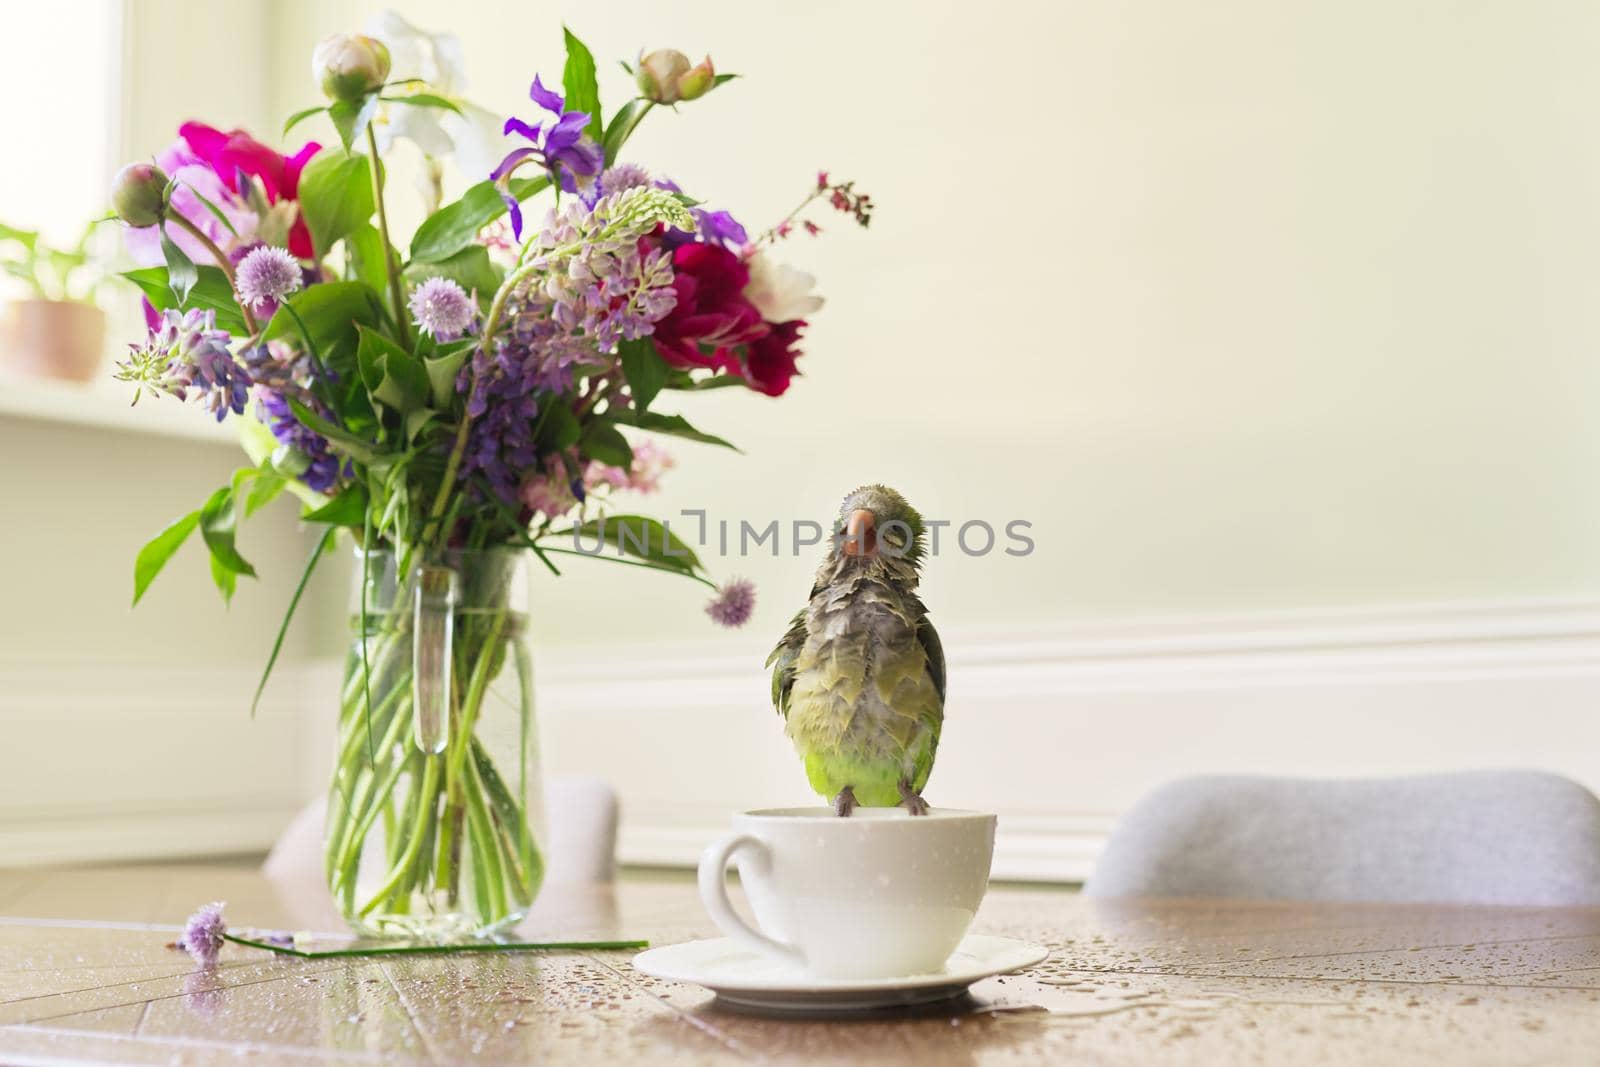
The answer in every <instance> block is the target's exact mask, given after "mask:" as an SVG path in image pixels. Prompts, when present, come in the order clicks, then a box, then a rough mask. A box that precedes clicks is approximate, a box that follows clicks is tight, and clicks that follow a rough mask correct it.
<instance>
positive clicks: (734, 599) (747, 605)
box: [706, 578, 756, 629]
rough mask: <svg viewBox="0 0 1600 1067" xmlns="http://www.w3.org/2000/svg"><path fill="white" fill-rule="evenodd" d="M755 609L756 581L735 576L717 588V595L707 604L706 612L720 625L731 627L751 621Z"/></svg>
mask: <svg viewBox="0 0 1600 1067" xmlns="http://www.w3.org/2000/svg"><path fill="white" fill-rule="evenodd" d="M755 609H756V586H755V583H754V582H752V581H750V580H749V579H747V578H735V579H734V580H733V581H731V582H729V583H728V584H726V585H724V586H723V587H722V588H721V589H719V590H717V595H716V596H715V597H713V598H712V600H711V602H710V603H708V604H707V605H706V614H707V615H709V616H711V621H712V622H714V623H716V624H717V625H718V626H726V627H729V628H730V629H731V628H733V627H735V626H743V625H744V624H745V623H747V622H749V621H750V615H751V613H753V612H754V611H755Z"/></svg>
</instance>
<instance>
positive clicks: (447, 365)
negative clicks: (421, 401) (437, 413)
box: [422, 337, 478, 411]
mask: <svg viewBox="0 0 1600 1067" xmlns="http://www.w3.org/2000/svg"><path fill="white" fill-rule="evenodd" d="M477 343H478V341H477V338H473V337H468V338H464V339H463V340H460V341H454V342H452V343H450V344H449V345H447V346H446V347H444V348H443V349H441V350H440V351H439V352H438V353H437V354H435V355H432V356H429V357H428V358H427V359H425V360H423V361H422V366H423V369H424V370H426V371H427V372H428V384H429V385H430V386H431V387H432V389H433V406H434V407H436V408H438V409H439V410H441V411H448V410H449V409H450V405H451V404H452V403H453V402H454V401H455V397H456V378H457V377H458V376H459V375H460V373H461V365H462V364H463V363H465V362H466V361H467V357H468V356H469V355H471V354H472V348H473V346H474V345H476V344H477Z"/></svg>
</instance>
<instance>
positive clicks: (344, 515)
mask: <svg viewBox="0 0 1600 1067" xmlns="http://www.w3.org/2000/svg"><path fill="white" fill-rule="evenodd" d="M366 515H367V490H366V487H365V486H363V485H360V484H359V483H356V482H352V483H351V484H349V485H347V486H345V487H344V488H343V489H341V490H339V495H338V496H336V497H334V498H333V499H332V500H330V501H328V502H327V503H326V504H324V505H322V506H321V507H320V508H309V509H307V510H306V511H305V512H304V513H302V514H301V516H300V518H301V519H302V520H304V521H305V522H323V523H327V524H328V525H329V526H348V527H350V528H352V529H360V528H361V526H362V524H363V523H364V522H365V521H366Z"/></svg>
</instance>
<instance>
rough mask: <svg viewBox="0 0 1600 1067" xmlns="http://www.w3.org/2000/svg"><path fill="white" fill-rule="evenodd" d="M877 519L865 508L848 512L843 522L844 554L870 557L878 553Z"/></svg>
mask: <svg viewBox="0 0 1600 1067" xmlns="http://www.w3.org/2000/svg"><path fill="white" fill-rule="evenodd" d="M876 522H877V519H876V518H874V517H873V514H872V512H870V511H868V510H867V509H866V508H857V509H856V510H855V511H852V512H851V513H850V518H849V519H847V520H845V524H844V554H845V555H847V556H861V557H863V558H865V559H871V558H872V557H874V556H876V555H877V554H878V534H877V530H876V528H875V524H876Z"/></svg>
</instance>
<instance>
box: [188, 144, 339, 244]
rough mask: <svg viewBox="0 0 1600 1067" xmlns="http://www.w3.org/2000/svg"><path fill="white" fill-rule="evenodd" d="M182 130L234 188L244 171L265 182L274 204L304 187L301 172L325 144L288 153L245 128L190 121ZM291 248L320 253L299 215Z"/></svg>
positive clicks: (193, 147)
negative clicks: (314, 247) (287, 154)
mask: <svg viewBox="0 0 1600 1067" xmlns="http://www.w3.org/2000/svg"><path fill="white" fill-rule="evenodd" d="M178 133H179V134H180V135H181V136H182V137H183V139H184V140H185V141H186V142H188V145H189V148H190V149H191V150H192V151H193V152H194V154H195V155H197V156H199V157H200V158H201V159H202V160H204V161H205V163H206V165H207V166H208V167H210V168H211V169H212V170H214V171H216V174H217V177H218V178H220V179H222V182H223V184H224V185H226V186H227V187H228V188H229V189H230V190H232V191H233V192H235V193H237V192H238V191H239V174H240V173H241V172H243V173H245V174H247V175H249V176H250V177H251V178H254V179H255V180H256V181H258V182H259V183H260V184H261V189H262V192H263V193H265V194H266V197H267V201H268V202H269V203H273V204H275V203H277V202H278V201H280V200H293V199H295V198H296V196H297V195H298V194H299V191H300V172H301V171H302V170H304V169H305V165H306V163H307V161H308V160H310V159H311V157H312V156H314V155H316V154H317V152H318V151H319V150H320V149H321V147H322V146H321V145H319V144H317V143H316V142H315V141H309V142H307V143H306V144H305V145H304V146H302V147H301V149H300V151H298V152H296V153H295V154H294V155H292V156H287V157H285V156H284V155H282V154H280V153H279V152H278V151H277V150H276V149H273V148H269V147H268V146H266V145H264V144H262V143H261V142H260V141H257V140H256V139H255V138H254V137H251V136H250V135H249V134H248V133H245V132H244V131H243V130H230V131H229V132H227V133H223V132H222V131H221V130H219V129H216V128H215V127H212V126H207V125H206V124H205V123H203V122H186V123H184V124H183V125H182V126H180V127H179V128H178ZM289 251H290V252H292V253H293V254H294V255H296V256H298V257H299V258H301V259H310V258H311V257H312V256H313V255H315V254H316V253H315V249H313V248H312V245H311V231H309V230H307V229H306V222H305V219H304V218H297V219H296V220H295V223H294V228H293V229H292V230H290V231H289Z"/></svg>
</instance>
